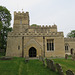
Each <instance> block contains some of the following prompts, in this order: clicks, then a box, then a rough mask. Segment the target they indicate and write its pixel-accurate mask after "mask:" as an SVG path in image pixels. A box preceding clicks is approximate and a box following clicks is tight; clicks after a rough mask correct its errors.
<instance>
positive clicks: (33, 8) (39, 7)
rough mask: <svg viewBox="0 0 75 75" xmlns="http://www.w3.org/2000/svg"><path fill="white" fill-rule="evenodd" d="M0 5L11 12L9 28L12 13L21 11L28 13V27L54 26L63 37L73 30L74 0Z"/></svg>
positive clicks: (6, 0) (11, 0)
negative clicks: (34, 25)
mask: <svg viewBox="0 0 75 75" xmlns="http://www.w3.org/2000/svg"><path fill="white" fill-rule="evenodd" d="M0 5H2V6H5V7H6V8H7V9H8V10H9V11H10V12H11V14H12V21H11V26H13V14H14V11H21V12H22V9H23V11H25V12H26V11H28V12H29V16H30V25H31V24H38V25H53V24H56V25H57V27H58V31H63V32H64V36H66V35H67V33H68V32H70V31H71V30H75V0H0Z"/></svg>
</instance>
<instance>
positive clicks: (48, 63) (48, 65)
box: [46, 58, 50, 68]
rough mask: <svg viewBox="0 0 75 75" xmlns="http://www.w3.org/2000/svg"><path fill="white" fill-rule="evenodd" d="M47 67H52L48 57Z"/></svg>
mask: <svg viewBox="0 0 75 75" xmlns="http://www.w3.org/2000/svg"><path fill="white" fill-rule="evenodd" d="M46 64H47V67H48V68H50V60H49V59H47V58H46Z"/></svg>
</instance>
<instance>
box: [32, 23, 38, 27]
mask: <svg viewBox="0 0 75 75" xmlns="http://www.w3.org/2000/svg"><path fill="white" fill-rule="evenodd" d="M31 26H33V27H36V26H38V27H39V25H37V24H32V25H31Z"/></svg>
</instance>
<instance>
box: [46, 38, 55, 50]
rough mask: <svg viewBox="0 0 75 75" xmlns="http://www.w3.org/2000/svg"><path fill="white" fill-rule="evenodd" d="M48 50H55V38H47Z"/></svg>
mask: <svg viewBox="0 0 75 75" xmlns="http://www.w3.org/2000/svg"><path fill="white" fill-rule="evenodd" d="M47 51H54V40H53V39H48V40H47Z"/></svg>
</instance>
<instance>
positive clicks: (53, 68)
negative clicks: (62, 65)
mask: <svg viewBox="0 0 75 75" xmlns="http://www.w3.org/2000/svg"><path fill="white" fill-rule="evenodd" d="M46 63H47V67H48V68H49V69H51V70H53V71H56V68H55V64H54V62H53V60H49V59H46Z"/></svg>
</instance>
